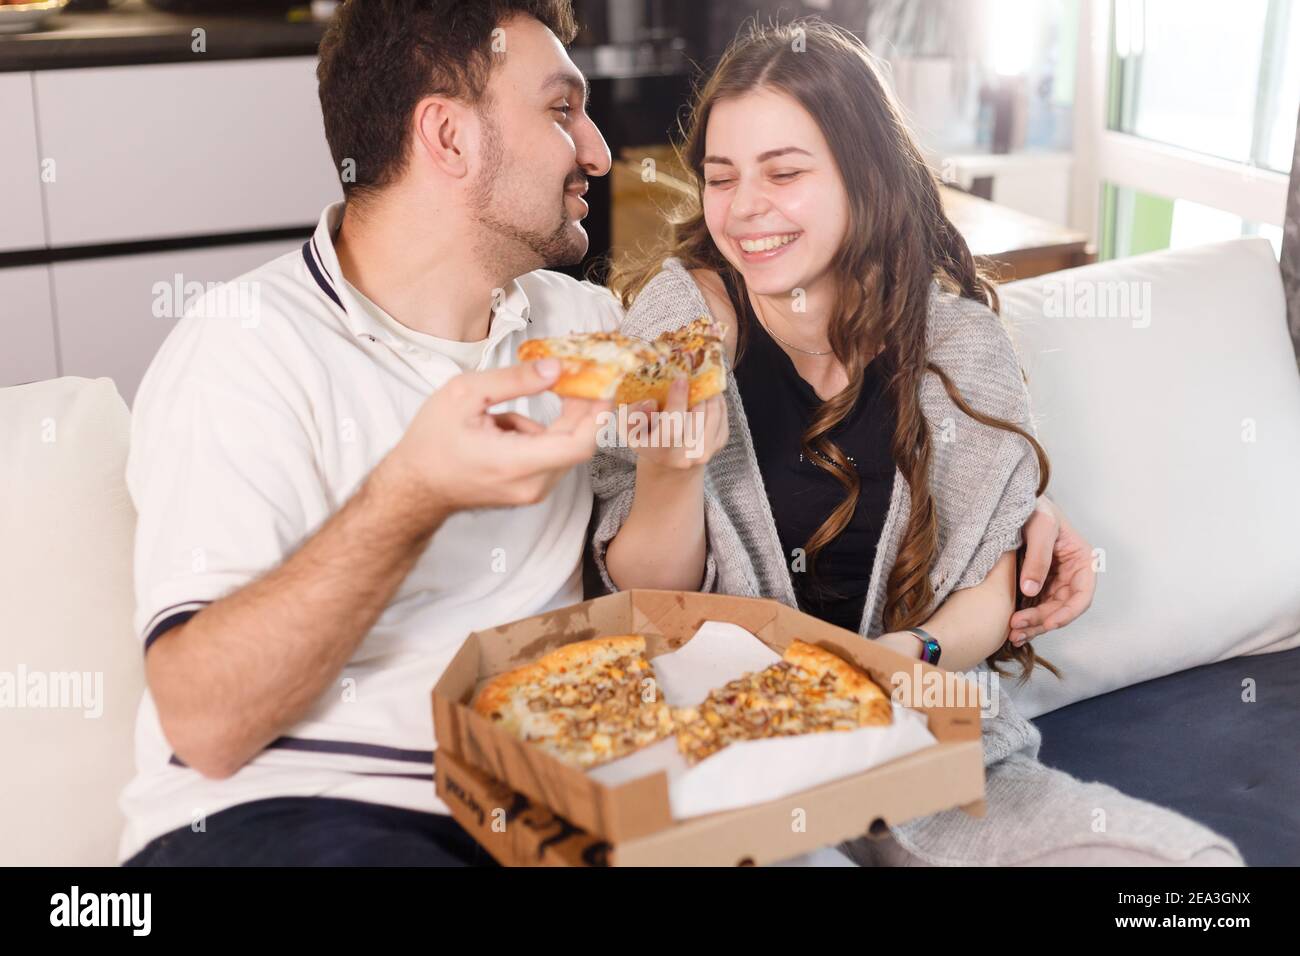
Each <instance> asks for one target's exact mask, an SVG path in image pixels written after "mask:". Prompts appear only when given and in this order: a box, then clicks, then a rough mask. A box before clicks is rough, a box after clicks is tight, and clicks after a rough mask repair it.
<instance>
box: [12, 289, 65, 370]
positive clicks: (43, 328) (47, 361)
mask: <svg viewBox="0 0 1300 956" xmlns="http://www.w3.org/2000/svg"><path fill="white" fill-rule="evenodd" d="M58 374H59V371H58V363H57V362H56V360H55V352H54V311H53V310H52V309H51V308H50V270H49V267H48V266H22V267H20V268H16V269H0V386H4V385H22V384H23V383H24V382H39V381H41V380H43V379H47V378H54V377H55V376H57V375H58Z"/></svg>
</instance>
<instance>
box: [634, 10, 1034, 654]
mask: <svg viewBox="0 0 1300 956" xmlns="http://www.w3.org/2000/svg"><path fill="white" fill-rule="evenodd" d="M760 88H767V89H773V90H778V91H780V92H783V93H785V94H787V95H789V96H790V97H792V98H793V99H794V100H795V101H796V102H798V103H799V104H801V105H802V106H803V108H804V109H805V110H807V111H808V113H809V114H810V115H811V116H812V117H813V119H814V120H815V121H816V122H817V124H818V126H819V127H820V128H821V131H822V134H823V135H824V136H825V137H826V140H827V142H828V143H829V144H830V148H831V153H832V154H833V156H834V157H835V161H836V163H837V164H838V166H839V171H840V174H841V176H842V177H843V180H844V184H845V187H846V190H847V193H848V201H849V228H848V231H847V234H846V236H845V240H844V244H843V246H842V247H841V248H840V250H839V253H838V255H837V256H836V258H835V260H834V261H833V263H832V268H833V271H834V274H835V275H836V276H837V292H836V302H835V306H834V310H833V313H832V318H831V322H830V328H829V340H830V345H831V348H832V349H833V350H834V353H835V357H836V358H837V359H838V360H839V361H840V363H841V364H842V365H843V366H844V369H845V371H846V372H847V373H848V379H849V385H848V387H847V388H845V389H844V390H843V391H841V392H840V393H839V394H837V395H835V396H834V397H833V398H830V399H828V400H826V401H825V402H823V403H822V404H821V406H820V408H819V409H818V411H817V413H816V414H815V415H814V416H813V420H812V422H811V423H810V425H809V427H808V429H807V431H806V432H805V433H804V435H803V444H804V451H805V454H806V455H807V457H808V458H809V460H811V461H813V462H814V463H815V464H816V465H817V466H818V467H820V468H822V469H823V470H825V471H826V472H827V473H828V474H830V475H832V476H833V477H834V478H835V480H836V481H837V482H839V483H840V484H841V485H842V486H843V488H844V499H843V501H841V502H840V504H839V505H838V506H837V507H836V508H835V510H834V511H833V512H832V513H831V515H830V516H829V517H828V518H827V519H826V521H825V522H824V523H823V524H822V525H821V527H819V528H818V529H817V530H816V532H814V534H813V535H812V537H811V538H810V539H809V541H808V542H807V545H806V548H805V550H806V552H807V554H808V556H809V558H810V560H811V559H813V558H815V556H816V554H817V552H818V551H820V550H821V549H823V548H825V547H826V545H827V544H828V543H830V542H831V541H833V540H834V539H835V538H836V537H837V536H838V535H840V534H841V533H842V532H843V531H844V529H845V527H847V525H848V523H849V521H850V519H851V518H852V516H853V512H854V509H855V508H856V507H857V502H858V493H859V481H858V475H857V472H856V470H855V469H854V468H853V467H851V465H850V464H849V462H848V460H847V459H846V458H845V455H844V453H843V451H841V450H840V449H839V448H838V447H837V446H836V444H835V443H834V442H833V441H832V440H831V438H830V437H829V436H830V433H831V431H832V429H834V428H835V426H836V425H837V424H839V423H840V422H841V421H843V420H844V418H845V416H847V415H848V414H849V412H850V411H851V410H852V409H853V407H854V405H855V404H856V403H857V400H858V394H859V392H860V390H861V387H862V379H863V369H864V368H865V366H866V363H867V362H868V361H870V360H871V358H873V357H874V356H875V348H873V346H883V352H882V356H881V360H882V363H883V364H884V367H885V369H886V372H887V374H888V377H889V384H888V389H889V394H890V396H891V398H892V399H893V403H894V407H895V409H896V410H897V414H898V418H897V427H896V428H895V431H894V436H893V440H892V443H891V450H892V453H893V458H894V461H895V462H896V463H897V464H898V467H899V469H900V471H901V472H902V474H903V475H904V477H905V478H906V480H907V484H908V487H909V489H910V490H911V513H910V515H909V516H908V520H907V528H906V531H905V533H904V536H903V541H902V544H901V546H900V548H899V552H898V556H897V559H896V560H895V561H894V565H893V568H892V569H891V570H890V573H889V580H888V583H887V586H886V591H885V605H884V626H885V629H886V630H888V631H899V630H906V629H907V628H909V627H914V626H917V625H919V624H921V623H923V622H924V621H925V620H926V619H927V618H929V617H930V615H931V614H933V613H934V610H935V608H934V607H933V606H932V605H934V603H935V595H934V590H933V589H932V588H931V586H930V577H929V572H930V569H931V568H932V567H933V566H934V563H935V561H936V560H937V556H938V552H939V541H938V518H937V512H936V508H935V503H934V498H933V496H932V495H931V492H930V483H929V474H930V459H931V453H932V452H931V438H930V429H929V426H928V424H927V422H926V419H925V416H924V414H923V413H922V411H921V401H920V387H921V381H922V379H923V378H924V376H925V373H926V372H927V371H930V372H933V373H934V374H935V375H937V376H938V377H939V380H940V382H942V383H943V387H944V389H945V390H946V391H947V393H948V396H949V398H951V399H952V401H953V404H955V405H956V406H957V407H958V408H959V409H961V410H962V411H963V412H964V413H965V414H967V415H969V416H970V417H971V418H973V419H974V420H975V421H977V422H980V423H981V424H984V425H987V426H990V427H992V428H998V429H1002V430H1006V431H1012V432H1015V433H1016V434H1018V435H1020V436H1021V437H1023V438H1024V439H1025V440H1026V441H1027V442H1029V443H1030V445H1031V446H1032V447H1033V450H1034V454H1035V455H1036V456H1037V458H1038V473H1039V482H1038V493H1039V494H1042V493H1043V490H1044V489H1045V488H1046V487H1047V482H1048V477H1049V467H1050V466H1049V463H1048V460H1047V455H1046V453H1045V452H1044V451H1043V448H1042V446H1041V445H1039V443H1038V442H1037V441H1036V440H1035V439H1034V437H1033V436H1032V435H1031V434H1029V433H1028V432H1026V431H1025V430H1024V429H1022V428H1020V427H1018V426H1017V425H1015V424H1013V423H1011V422H1006V421H1002V420H1000V419H997V418H993V417H991V416H989V415H985V414H983V413H982V412H979V411H977V410H976V409H974V408H972V407H971V405H970V404H969V403H968V402H967V401H966V400H965V398H963V397H962V395H961V393H960V392H959V391H958V390H957V388H956V386H955V385H954V384H953V382H952V379H951V378H949V376H948V374H947V373H946V372H945V371H944V370H943V369H942V368H940V367H939V366H937V365H935V364H934V363H933V362H931V361H929V359H928V357H927V354H926V321H927V315H928V311H929V305H930V287H931V282H932V281H934V280H935V279H938V281H939V283H940V285H941V286H942V287H943V288H945V289H947V290H948V291H951V292H953V293H955V294H958V295H961V296H964V297H965V298H968V299H973V300H975V301H977V302H980V303H983V304H985V305H987V306H988V307H989V308H990V309H992V310H993V311H994V312H998V309H999V303H998V296H997V291H996V289H995V288H994V285H993V283H992V282H991V281H990V279H989V278H988V277H987V276H986V275H985V274H984V273H983V272H982V271H981V270H980V269H979V268H977V266H976V263H975V259H974V257H973V256H972V255H971V252H970V249H969V248H968V247H967V245H966V242H965V240H964V239H963V238H962V237H961V235H960V234H959V233H958V232H957V230H956V229H955V228H954V227H953V224H952V223H951V222H950V221H949V220H948V217H947V216H946V215H945V214H944V211H943V205H942V203H941V200H940V194H939V188H938V183H937V181H936V179H935V176H934V174H933V172H932V171H931V170H930V168H929V167H928V166H927V165H926V162H925V160H924V158H923V157H922V155H921V152H920V150H919V149H918V148H917V146H916V143H915V142H914V141H913V139H912V137H911V134H910V133H909V132H908V130H907V127H906V125H905V123H904V121H903V119H902V116H901V114H900V112H899V110H898V108H897V106H896V105H895V104H894V102H893V101H892V99H891V97H890V96H889V94H888V93H887V92H886V89H885V86H884V84H883V83H882V82H881V80H880V75H879V71H878V68H877V66H876V63H875V60H874V58H873V57H872V55H871V53H870V52H869V51H868V50H867V48H866V46H865V45H864V44H863V43H862V41H861V40H859V39H858V38H857V37H855V36H854V35H853V34H852V33H850V32H848V31H847V30H844V29H841V28H840V27H837V26H834V25H832V24H828V23H826V22H824V21H822V20H820V19H817V18H806V19H798V20H795V21H792V22H790V23H787V24H784V25H770V26H760V25H759V24H757V23H753V24H751V25H750V26H749V28H748V29H747V30H746V31H744V32H742V34H741V35H740V36H739V37H737V39H736V40H735V42H733V44H732V45H731V47H730V48H729V49H728V50H727V52H726V53H725V54H724V55H723V57H722V59H721V61H720V62H719V63H718V66H717V68H716V69H715V70H714V72H713V74H712V76H710V77H709V78H708V80H707V81H706V82H705V83H704V85H703V86H702V87H700V88H699V89H698V90H697V91H696V95H695V100H694V104H693V107H692V110H691V113H690V116H689V119H688V121H687V123H686V126H685V129H684V130H683V136H684V142H683V145H682V148H681V150H680V156H681V159H682V164H683V166H684V167H685V169H686V170H687V171H688V172H689V173H690V174H691V175H692V178H693V180H694V182H693V185H694V196H693V197H692V198H691V200H690V201H688V202H687V203H686V204H685V205H684V206H683V207H682V208H680V209H678V210H677V211H676V212H675V213H674V214H673V215H672V216H671V218H670V228H669V231H668V232H667V234H666V236H665V239H664V242H663V243H662V244H660V246H659V247H658V248H656V249H654V250H652V251H651V252H650V253H649V254H648V255H645V256H643V257H639V258H637V259H634V260H631V261H626V260H625V261H623V262H621V263H618V264H616V265H615V268H614V270H613V271H612V273H611V276H610V285H611V287H613V288H614V290H615V292H616V293H617V294H618V295H619V296H620V298H621V299H622V300H623V302H624V304H625V305H630V304H631V301H632V300H633V299H634V298H635V296H636V294H637V293H638V292H639V291H640V290H641V288H642V287H643V286H644V285H645V284H646V282H648V281H649V280H650V278H652V277H653V276H654V274H655V273H657V272H658V271H659V269H660V266H661V264H662V262H663V260H664V258H666V257H668V256H676V257H677V258H679V259H681V260H682V263H683V265H685V266H686V267H687V268H691V269H709V270H712V271H714V272H716V273H717V274H718V275H720V276H722V277H724V278H725V279H729V280H730V282H729V284H730V285H731V287H732V288H734V289H737V290H739V291H740V294H741V296H742V299H743V297H744V296H745V295H746V292H745V284H744V280H743V278H742V277H741V275H740V273H739V272H738V271H737V270H735V269H734V268H733V267H732V266H731V264H730V263H729V262H728V261H727V260H726V258H724V257H723V255H722V254H721V253H720V252H719V251H718V249H717V247H716V246H715V245H714V243H713V240H712V238H711V237H710V236H709V230H708V227H707V226H706V224H705V221H704V213H703V208H702V203H701V197H700V183H701V179H702V172H703V169H702V167H703V158H704V144H705V132H706V130H707V128H708V122H709V114H710V113H711V111H712V109H713V107H714V105H716V104H717V103H718V102H719V101H721V100H725V99H728V98H731V97H736V96H740V95H742V94H745V93H748V92H751V91H753V90H757V89H760ZM737 321H738V322H739V323H740V343H738V345H739V344H741V343H743V341H744V335H745V326H744V323H745V316H744V314H743V312H742V313H741V314H738V315H737ZM1019 563H1020V562H1019V561H1017V570H1018V568H1019ZM1017 593H1018V589H1017ZM988 661H989V663H990V665H991V666H992V667H993V668H994V670H999V668H998V667H997V663H998V662H1000V661H1015V662H1017V663H1018V664H1019V665H1020V676H1021V679H1022V680H1023V679H1026V678H1027V677H1028V676H1029V673H1030V672H1031V671H1032V670H1033V668H1034V665H1035V663H1038V664H1042V665H1043V666H1044V667H1046V668H1047V669H1048V670H1050V671H1051V672H1052V673H1054V674H1056V675H1057V676H1058V677H1059V676H1060V674H1059V671H1057V669H1056V668H1055V667H1053V666H1052V664H1050V663H1049V662H1047V661H1046V660H1044V659H1043V658H1041V657H1036V655H1035V653H1034V649H1033V645H1032V644H1031V643H1030V642H1026V643H1025V644H1024V646H1022V647H1019V648H1017V647H1015V646H1013V645H1012V644H1011V643H1010V641H1007V642H1006V643H1004V644H1003V645H1002V647H1000V648H999V649H998V650H997V651H996V652H994V653H993V654H992V655H990V656H989V658H988Z"/></svg>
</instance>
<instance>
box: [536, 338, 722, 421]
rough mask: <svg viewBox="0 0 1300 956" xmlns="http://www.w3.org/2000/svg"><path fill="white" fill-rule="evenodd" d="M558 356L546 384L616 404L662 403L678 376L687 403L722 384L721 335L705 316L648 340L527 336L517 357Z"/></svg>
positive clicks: (719, 389)
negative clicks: (556, 370) (553, 377)
mask: <svg viewBox="0 0 1300 956" xmlns="http://www.w3.org/2000/svg"><path fill="white" fill-rule="evenodd" d="M540 358H557V359H559V360H560V361H561V362H562V363H563V369H562V371H561V373H560V378H559V380H558V381H557V382H556V383H555V384H554V385H553V386H551V391H553V392H555V394H557V395H563V396H567V397H570V398H593V399H614V400H615V401H616V402H618V403H619V404H620V405H634V404H636V403H638V402H644V401H652V402H654V403H655V405H656V407H657V408H663V407H664V405H665V404H666V403H667V401H668V389H669V388H671V387H672V384H673V382H675V381H676V380H677V379H678V378H688V379H689V380H690V391H689V394H688V396H687V400H686V404H687V407H691V406H694V405H695V404H697V403H698V402H702V401H704V400H705V399H708V398H712V397H713V396H714V395H718V394H720V393H721V392H722V390H723V389H724V388H725V387H726V383H727V373H726V365H725V362H724V359H723V351H722V334H721V330H720V329H719V327H718V326H717V325H716V324H715V323H714V322H713V320H712V319H710V318H709V317H708V316H701V317H700V318H698V319H696V320H695V321H693V322H691V323H690V324H688V325H685V326H683V327H682V328H680V329H675V330H673V331H671V332H665V333H663V334H662V335H660V336H659V337H658V338H657V339H655V341H654V342H653V343H651V342H645V341H643V340H641V339H638V338H634V337H632V336H627V335H622V334H621V333H618V332H588V333H580V334H575V335H563V336H556V337H554V338H547V339H529V340H528V341H526V342H524V343H523V344H522V345H521V346H519V359H520V361H531V360H533V359H540Z"/></svg>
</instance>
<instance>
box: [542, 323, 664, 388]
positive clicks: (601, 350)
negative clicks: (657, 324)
mask: <svg viewBox="0 0 1300 956" xmlns="http://www.w3.org/2000/svg"><path fill="white" fill-rule="evenodd" d="M544 358H554V359H559V360H560V365H561V369H560V377H559V379H558V380H556V382H555V384H554V385H552V386H551V391H553V392H554V393H555V394H556V395H563V396H565V397H567V398H587V399H602V400H607V399H612V398H613V397H614V396H615V394H616V393H617V392H618V387H619V384H620V383H621V382H622V381H623V377H624V376H625V375H627V374H628V373H629V372H633V371H635V370H636V369H638V368H641V367H642V366H644V365H653V364H657V363H658V362H659V361H660V353H659V352H658V351H657V350H655V349H654V348H652V347H651V346H650V345H649V344H647V343H646V342H643V341H641V340H640V339H636V338H632V337H631V336H627V335H620V334H619V333H618V332H585V333H579V334H575V335H560V336H555V337H553V338H547V339H529V340H528V341H526V342H524V343H523V344H522V345H520V346H519V360H520V361H521V362H530V361H533V360H534V359H544Z"/></svg>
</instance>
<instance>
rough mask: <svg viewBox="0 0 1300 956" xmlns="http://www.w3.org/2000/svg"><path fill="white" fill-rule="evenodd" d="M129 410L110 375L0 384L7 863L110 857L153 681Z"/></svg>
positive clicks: (0, 835) (0, 696) (1, 823)
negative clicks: (132, 490) (138, 567)
mask: <svg viewBox="0 0 1300 956" xmlns="http://www.w3.org/2000/svg"><path fill="white" fill-rule="evenodd" d="M129 435H130V418H129V414H128V412H127V409H126V405H125V404H124V403H123V401H122V399H121V397H119V396H118V394H117V390H116V389H115V388H114V387H113V383H112V382H111V381H109V380H108V379H106V378H101V379H97V380H94V381H91V380H89V379H83V378H60V379H53V380H50V381H45V382H36V383H33V384H30V385H17V386H13V387H11V388H3V389H0V761H3V764H2V766H0V775H3V777H4V785H3V786H0V865H3V866H8V865H23V864H25V865H112V864H113V863H114V862H116V859H117V841H118V838H119V836H120V834H121V830H122V823H123V821H122V818H121V814H120V812H119V810H118V808H117V799H118V794H119V793H120V791H121V789H122V787H123V786H124V785H125V784H126V782H127V780H128V779H129V778H130V776H131V773H132V769H133V766H134V759H133V737H134V728H135V717H136V711H137V708H138V706H139V701H140V696H141V692H142V690H143V687H144V673H143V665H142V658H141V653H140V644H139V642H138V641H137V640H136V639H135V637H134V635H133V633H132V624H131V617H132V610H133V598H132V586H131V580H132V578H131V544H132V534H133V531H134V525H135V512H134V511H133V509H132V507H131V501H130V498H129V496H128V495H127V491H126V485H125V482H124V479H123V469H124V466H125V463H126V452H127V446H128V440H129Z"/></svg>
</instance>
